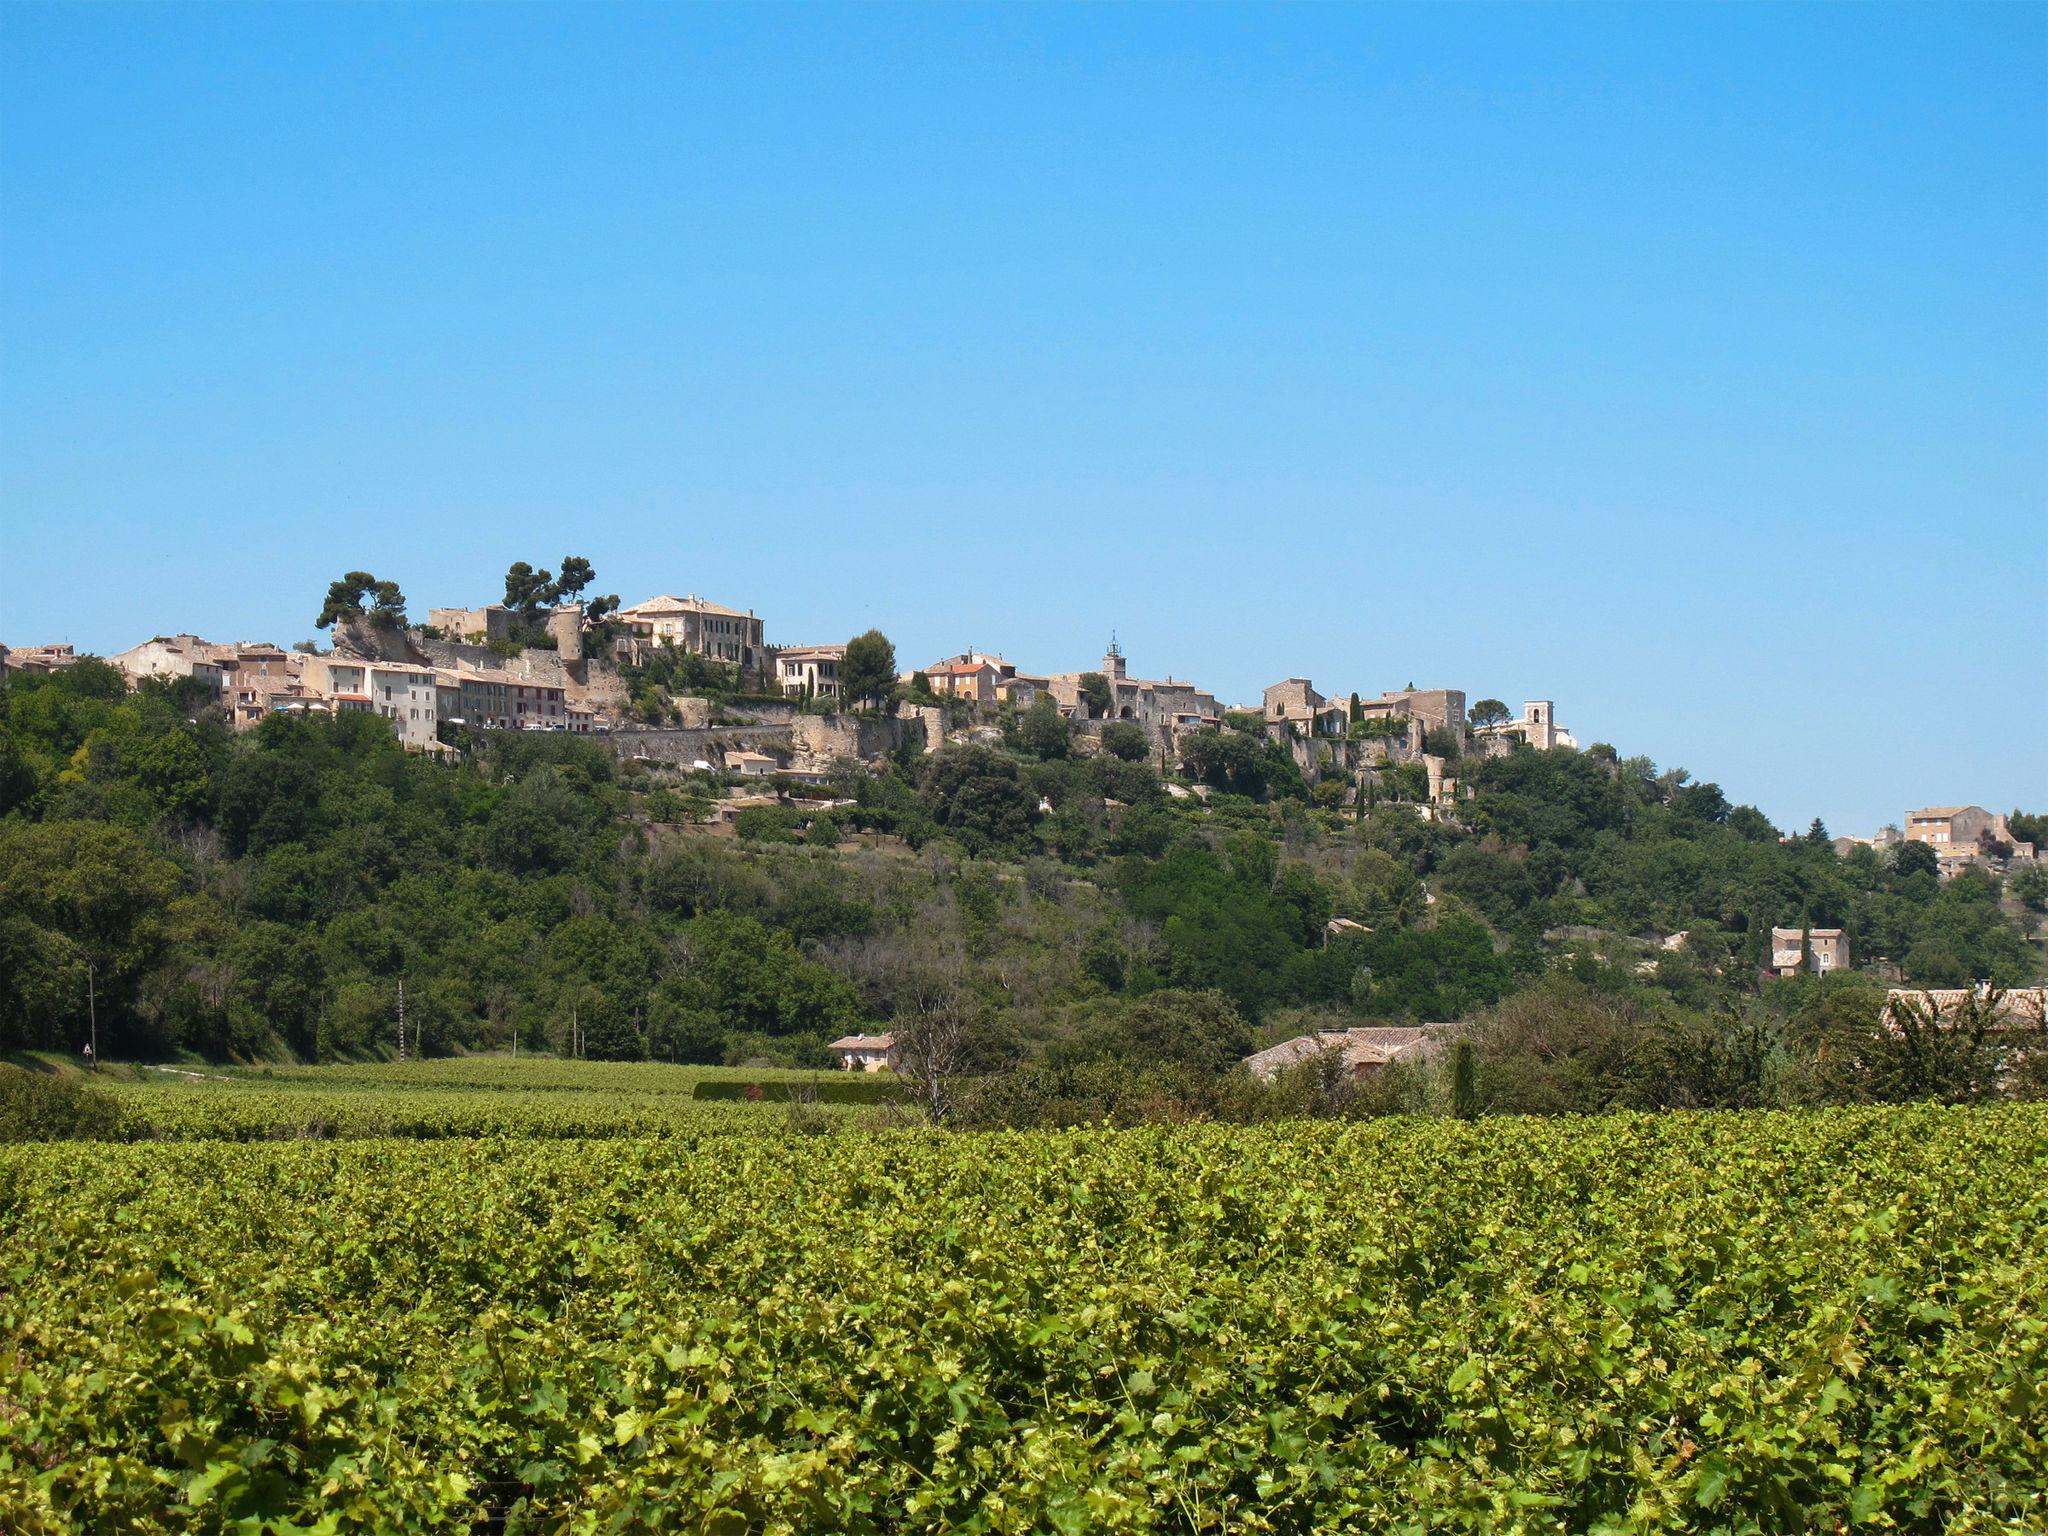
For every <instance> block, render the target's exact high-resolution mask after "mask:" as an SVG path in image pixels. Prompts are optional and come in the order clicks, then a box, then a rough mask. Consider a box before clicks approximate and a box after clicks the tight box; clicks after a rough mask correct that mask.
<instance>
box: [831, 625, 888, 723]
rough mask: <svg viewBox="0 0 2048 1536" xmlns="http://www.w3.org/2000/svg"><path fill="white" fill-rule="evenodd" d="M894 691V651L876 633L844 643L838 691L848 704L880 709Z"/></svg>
mask: <svg viewBox="0 0 2048 1536" xmlns="http://www.w3.org/2000/svg"><path fill="white" fill-rule="evenodd" d="M895 688H896V647H895V645H894V644H893V643H892V642H891V641H890V639H889V637H888V636H887V635H885V634H883V633H882V632H881V631H880V630H879V629H871V630H868V631H867V632H866V633H864V634H859V635H855V636H854V637H853V638H852V639H851V640H849V641H847V642H846V656H845V658H844V659H843V660H842V661H841V662H840V664H839V689H840V692H841V693H842V694H844V695H845V697H846V699H847V702H848V703H851V704H856V705H858V704H866V705H868V706H870V707H871V708H879V707H880V706H881V705H882V704H884V703H886V702H887V701H888V698H889V696H890V694H892V693H893V692H894V691H895Z"/></svg>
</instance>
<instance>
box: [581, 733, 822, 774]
mask: <svg viewBox="0 0 2048 1536" xmlns="http://www.w3.org/2000/svg"><path fill="white" fill-rule="evenodd" d="M593 739H594V740H602V741H604V742H605V744H606V745H608V746H609V747H610V748H611V750H612V755H613V756H614V757H617V758H620V759H622V760H630V759H632V758H646V759H647V760H648V761H650V762H656V763H666V764H669V765H670V766H672V767H677V768H688V767H689V766H690V764H691V763H693V762H695V761H696V760H697V759H698V758H703V759H705V760H706V761H708V762H709V763H710V764H711V765H712V766H713V767H714V768H715V767H717V766H718V764H719V759H720V756H721V754H723V753H725V752H728V751H733V750H742V751H747V752H768V753H772V754H774V755H775V756H777V757H782V758H787V757H789V756H790V755H791V753H792V744H791V742H790V738H789V727H788V726H786V725H737V726H732V725H720V726H712V727H710V728H708V729H696V730H655V731H613V732H612V733H611V734H610V735H609V736H605V737H601V738H593Z"/></svg>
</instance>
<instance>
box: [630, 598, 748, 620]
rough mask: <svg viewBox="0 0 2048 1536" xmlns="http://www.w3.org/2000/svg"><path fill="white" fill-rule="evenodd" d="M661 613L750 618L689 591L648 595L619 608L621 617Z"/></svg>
mask: <svg viewBox="0 0 2048 1536" xmlns="http://www.w3.org/2000/svg"><path fill="white" fill-rule="evenodd" d="M661 613H708V614H713V615H715V616H716V617H718V618H722V619H751V618H752V617H754V615H752V614H751V613H742V612H741V611H740V610H739V609H737V608H728V607H726V606H725V605H724V604H722V603H713V602H707V601H705V600H704V599H703V598H701V597H699V596H697V595H696V593H694V592H693V593H691V594H690V595H689V596H688V597H670V596H667V595H663V596H661V597H650V598H648V599H647V600H646V601H645V602H640V603H635V604H633V606H632V607H630V608H621V609H620V610H619V617H620V618H622V619H640V618H651V617H653V616H654V615H656V614H661Z"/></svg>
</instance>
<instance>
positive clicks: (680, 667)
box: [0, 557, 1577, 816]
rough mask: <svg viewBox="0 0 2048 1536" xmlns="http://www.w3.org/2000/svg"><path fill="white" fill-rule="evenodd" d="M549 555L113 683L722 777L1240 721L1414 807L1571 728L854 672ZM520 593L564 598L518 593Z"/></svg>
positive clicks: (954, 675)
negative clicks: (537, 565)
mask: <svg viewBox="0 0 2048 1536" xmlns="http://www.w3.org/2000/svg"><path fill="white" fill-rule="evenodd" d="M564 568H565V571H569V572H573V573H574V574H571V575H570V576H569V578H568V579H569V581H570V584H571V586H572V587H574V588H575V590H574V591H571V592H563V591H562V590H561V589H560V582H559V580H558V578H555V577H553V576H552V575H551V574H550V573H549V572H548V571H546V570H540V571H538V572H536V571H534V570H532V569H531V568H530V567H526V566H523V565H522V566H515V567H514V568H513V570H512V572H511V573H509V574H508V579H507V601H504V602H498V603H491V604H487V605H485V606H482V607H476V608H430V609H429V610H428V612H427V616H426V619H425V621H424V622H415V621H413V620H411V619H410V618H408V616H407V615H406V613H405V609H404V603H403V599H402V597H399V598H397V599H396V600H395V601H394V593H395V588H392V587H391V585H390V584H389V583H378V582H375V581H374V579H373V578H368V577H367V575H366V574H365V573H353V574H354V576H357V577H361V578H362V579H361V580H357V581H355V582H354V583H353V586H351V585H350V583H349V582H348V581H344V582H341V583H337V584H336V587H337V592H338V594H339V595H338V596H337V595H333V594H331V595H330V604H329V607H328V609H327V610H326V611H323V614H322V619H323V621H325V622H323V624H322V626H321V627H322V628H325V629H328V630H329V631H330V637H329V643H328V644H327V645H326V646H324V647H323V646H318V645H315V644H314V643H312V642H301V643H300V644H299V645H297V646H295V647H292V648H285V647H281V646H279V645H276V644H274V643H270V642H259V641H236V642H223V641H215V640H207V639H204V638H202V637H200V636H198V635H191V634H178V635H156V636H153V637H151V638H149V639H147V640H143V641H141V642H140V643H138V644H136V645H134V646H131V647H130V648H128V649H127V650H124V651H121V652H118V653H117V654H115V655H113V656H110V657H108V658H107V659H108V660H109V661H110V662H111V663H112V664H113V665H114V666H115V667H117V668H119V669H120V671H121V672H122V674H123V675H124V676H126V677H127V678H128V679H129V680H130V682H131V684H139V683H141V682H142V681H143V680H144V679H147V678H161V679H167V680H182V679H190V680H191V681H192V682H193V683H194V684H196V685H197V686H198V687H199V688H200V689H201V690H202V691H203V692H204V693H205V694H206V695H208V696H210V698H211V700H212V701H213V702H214V703H215V704H217V706H218V707H219V709H220V710H221V712H222V713H223V714H224V715H225V717H226V718H227V720H228V721H229V722H230V723H231V724H232V725H233V726H234V727H235V728H236V729H238V730H247V729H251V728H253V727H255V726H256V725H258V724H260V723H261V722H262V721H263V720H264V719H265V718H266V717H268V716H271V715H274V714H280V713H282V714H291V715H304V714H330V713H346V712H364V713H371V714H376V715H380V716H382V717H383V718H385V719H386V720H388V721H389V722H390V723H391V727H392V729H393V731H394V732H395V733H396V735H397V737H398V739H399V741H400V743H401V744H403V745H404V746H405V747H407V748H408V749H412V750H416V751H421V752H445V751H451V750H457V749H459V748H460V746H461V745H462V744H463V741H464V737H465V733H471V732H482V731H498V730H517V731H554V732H567V733H570V734H574V735H587V736H604V737H607V738H611V739H612V740H613V743H614V747H615V750H616V751H617V752H618V753H619V754H620V755H621V756H622V757H639V758H643V759H647V760H652V761H663V762H670V763H674V764H676V765H678V766H683V767H687V768H695V769H699V770H711V771H714V772H720V771H722V772H723V773H725V774H728V775H730V776H731V777H732V778H733V779H734V780H736V781H737V780H750V779H765V778H777V777H786V778H791V779H794V780H797V781H799V782H803V781H809V782H814V783H815V782H822V781H823V780H824V779H825V778H826V776H827V775H829V774H830V773H832V772H833V771H834V770H835V769H838V768H843V767H845V766H847V765H848V764H849V763H850V762H851V763H872V762H874V761H875V760H877V759H879V758H881V757H883V756H886V755H888V754H890V753H893V752H896V751H899V750H902V749H903V748H904V747H905V746H906V745H909V746H910V747H912V748H913V749H917V750H925V749H931V748H936V747H938V746H940V745H943V744H945V743H946V742H947V741H970V740H973V739H975V738H976V736H977V735H978V734H982V735H986V734H988V733H1000V732H1001V730H1002V729H1003V727H1004V725H1005V723H1006V722H1011V721H1015V720H1021V719H1024V718H1027V717H1028V716H1029V715H1030V713H1031V712H1032V711H1033V710H1034V709H1040V710H1044V709H1050V710H1053V711H1056V712H1057V714H1058V716H1059V717H1060V718H1061V719H1062V720H1064V721H1065V722H1067V724H1068V726H1069V729H1070V730H1071V732H1072V734H1073V736H1074V738H1075V741H1076V744H1077V749H1078V750H1079V751H1080V752H1082V753H1084V754H1085V753H1089V752H1092V751H1096V750H1099V749H1100V744H1101V741H1102V738H1103V734H1104V732H1105V731H1109V732H1111V734H1112V735H1113V736H1114V735H1115V734H1116V732H1115V728H1116V727H1119V726H1122V727H1126V728H1135V730H1137V731H1138V732H1141V733H1142V737H1143V741H1144V746H1145V752H1146V755H1147V756H1148V757H1150V758H1151V759H1152V760H1154V761H1155V762H1157V763H1158V764H1159V765H1160V766H1161V767H1162V769H1165V768H1170V767H1171V766H1172V765H1174V764H1177V763H1182V762H1183V761H1186V760H1187V759H1188V758H1189V755H1190V753H1192V755H1193V759H1194V762H1195V764H1196V765H1198V766H1199V765H1201V764H1202V763H1203V761H1204V752H1203V747H1202V745H1201V744H1200V741H1201V739H1202V738H1205V737H1207V738H1214V737H1216V736H1218V735H1219V733H1220V732H1222V730H1223V728H1224V727H1225V726H1226V725H1235V726H1237V727H1238V728H1239V729H1240V731H1241V730H1242V729H1243V728H1244V727H1246V726H1247V725H1252V726H1255V728H1256V730H1257V731H1258V733H1260V734H1262V735H1263V736H1265V737H1266V738H1267V739H1269V740H1271V741H1272V742H1274V743H1275V744H1277V745H1279V746H1281V747H1283V748H1284V749H1285V750H1286V751H1287V752H1289V753H1290V754H1291V755H1292V757H1293V759H1294V761H1295V763H1296V765H1297V766H1298V768H1299V769H1300V771H1301V773H1302V775H1303V776H1304V778H1305V779H1306V780H1307V781H1308V782H1309V783H1310V784H1311V785H1342V786H1343V787H1344V793H1345V794H1346V795H1355V794H1365V795H1369V796H1372V797H1373V798H1375V799H1379V798H1384V799H1388V800H1395V801H1406V802H1409V803H1412V804H1414V805H1415V806H1416V807H1417V809H1418V810H1419V811H1420V812H1421V813H1422V814H1424V815H1425V816H1429V815H1434V814H1435V813H1436V811H1437V810H1438V809H1440V808H1442V807H1445V806H1448V805H1450V804H1452V803H1453V802H1454V801H1455V799H1456V797H1457V793H1458V787H1457V776H1456V770H1455V766H1454V765H1455V762H1456V760H1457V759H1459V758H1460V757H1462V756H1464V755H1467V754H1471V753H1477V754H1480V755H1500V754H1503V753H1506V752H1508V751H1510V750H1512V749H1513V748H1514V747H1515V746H1517V745H1527V746H1530V747H1534V748H1536V749H1538V750H1549V749H1551V748H1554V747H1574V746H1576V745H1577V740H1576V738H1575V737H1574V736H1573V735H1572V733H1571V732H1570V731H1568V730H1566V729H1565V728H1564V727H1563V726H1561V725H1559V724H1558V723H1557V719H1556V713H1555V707H1554V706H1553V704H1552V703H1551V701H1549V700H1547V699H1538V700H1530V701H1529V702H1527V703H1525V704H1524V705H1523V706H1522V709H1521V712H1520V713H1519V714H1518V715H1517V714H1511V713H1510V712H1509V711H1508V710H1507V708H1506V707H1505V706H1504V705H1502V704H1500V703H1498V702H1496V701H1492V700H1482V701H1480V702H1479V703H1477V704H1475V705H1473V706H1472V707H1471V708H1469V709H1468V707H1467V703H1466V695H1465V693H1464V692H1463V691H1462V690H1460V689H1456V688H1416V687H1414V686H1413V685H1410V686H1408V687H1404V688H1399V689H1381V690H1377V691H1373V692H1371V693H1361V692H1358V691H1351V692H1345V691H1342V690H1339V691H1334V692H1331V693H1328V694H1325V693H1324V692H1322V691H1320V690H1318V689H1317V688H1316V686H1315V685H1314V683H1313V682H1312V681H1311V680H1310V679H1308V678H1306V677H1289V678H1283V679H1282V680H1280V681H1278V682H1276V683H1274V684H1272V685H1271V686H1270V687H1268V688H1266V689H1265V690H1264V692H1263V694H1262V696H1261V698H1260V699H1258V700H1257V701H1255V702H1249V703H1245V704H1241V705H1228V704H1225V703H1224V702H1223V701H1222V700H1221V699H1220V698H1219V697H1218V696H1217V695H1216V694H1215V693H1214V692H1212V691H1210V690H1208V689H1205V688H1203V687H1201V686H1200V685H1199V684H1197V683H1195V682H1193V681H1190V680H1188V679H1185V678H1177V677H1174V676H1173V675H1171V674H1168V675H1167V676H1164V677H1139V676H1135V675H1133V673H1132V672H1131V670H1130V667H1129V665H1128V663H1127V661H1126V658H1125V656H1124V654H1123V652H1122V650H1121V649H1120V648H1119V647H1118V646H1117V644H1116V643H1115V642H1114V641H1112V642H1111V644H1110V645H1109V648H1108V650H1107V651H1106V652H1105V653H1104V654H1103V656H1102V658H1101V659H1100V660H1099V661H1098V662H1095V663H1094V664H1093V665H1090V666H1086V667H1079V668H1075V669H1073V670H1069V671H1049V672H1030V671H1025V670H1023V669H1021V668H1020V667H1018V666H1017V665H1016V664H1015V663H1014V662H1011V661H1009V660H1007V659H1005V658H1004V657H1003V656H1001V655H1000V654H990V653H986V652H981V651H966V652H962V653H960V654H958V655H952V656H945V657H940V658H937V659H935V660H933V661H931V662H929V663H928V664H926V665H924V666H921V667H914V668H908V669H904V670H900V671H899V670H897V669H896V660H895V654H894V649H893V647H889V646H887V642H886V641H881V637H879V636H876V637H874V639H875V640H876V641H880V642H881V643H880V646H879V647H876V649H877V650H881V651H885V654H881V655H879V656H878V657H869V658H866V659H865V670H864V671H862V672H860V674H859V675H858V676H853V675H851V673H850V669H849V658H848V651H849V645H850V644H857V642H849V643H842V644H817V645H779V644H774V643H771V642H769V641H768V639H767V638H766V633H765V624H764V621H763V619H762V617H761V615H760V614H759V613H758V612H756V611H755V610H753V609H751V608H748V609H740V608H735V607H729V606H726V605H724V604H722V603H717V602H713V601H711V600H709V599H707V598H702V597H699V596H697V595H696V594H694V593H692V594H690V595H688V596H682V597H677V596H670V595H661V596H656V597H650V598H647V599H645V600H644V601H641V602H637V603H633V604H631V605H630V606H623V607H622V606H619V604H618V600H617V599H616V598H599V599H594V600H588V601H586V600H583V599H582V597H581V595H580V589H581V585H582V584H583V583H582V582H578V580H577V577H578V576H582V577H583V582H587V580H588V576H587V574H586V573H587V570H588V567H587V565H586V564H585V563H584V562H581V561H579V560H577V559H575V558H574V557H572V558H571V559H570V560H567V561H565V562H564ZM379 587H383V588H385V589H386V590H384V591H383V592H382V593H381V594H380V593H379V591H378V588H379ZM343 588H347V589H348V590H346V591H342V590H341V589H343ZM551 588H552V590H551ZM536 592H539V593H540V594H541V596H542V597H543V598H553V597H561V598H565V599H566V600H562V601H545V600H543V601H535V597H534V595H535V593H536ZM75 659H76V654H75V652H74V651H73V649H72V648H71V647H70V646H66V645H37V646H30V647H24V648H16V649H12V650H10V649H8V648H7V647H5V646H0V677H4V676H5V675H6V673H7V672H8V671H9V670H14V671H38V670H50V669H53V668H59V667H62V666H65V665H67V664H68V663H70V662H71V661H73V660H75ZM877 660H879V661H880V664H881V665H880V668H879V675H878V669H877V667H876V665H875V662H876V661H877ZM862 664H863V658H860V657H859V656H856V658H855V665H856V666H859V665H862ZM1126 734H1127V733H1126ZM1209 776H1213V777H1216V778H1217V779H1218V780H1219V787H1221V785H1222V784H1227V782H1228V766H1227V764H1224V765H1222V767H1221V768H1220V770H1219V771H1217V772H1216V773H1214V774H1212V775H1204V774H1202V773H1199V772H1197V773H1196V774H1195V775H1194V777H1196V778H1197V779H1198V780H1199V779H1200V778H1203V777H1209ZM1330 793H1331V791H1330V790H1329V789H1327V788H1326V789H1324V790H1323V794H1324V796H1325V797H1326V798H1327V797H1329V796H1330Z"/></svg>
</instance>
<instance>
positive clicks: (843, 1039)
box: [826, 1034, 897, 1072]
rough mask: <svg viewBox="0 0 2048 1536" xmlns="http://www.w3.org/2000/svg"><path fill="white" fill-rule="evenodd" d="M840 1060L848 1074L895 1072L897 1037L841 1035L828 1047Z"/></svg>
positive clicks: (887, 1035) (886, 1035)
mask: <svg viewBox="0 0 2048 1536" xmlns="http://www.w3.org/2000/svg"><path fill="white" fill-rule="evenodd" d="M826 1049H827V1050H829V1051H831V1052H832V1054H833V1055H835V1056H837V1057H838V1058H839V1065H840V1066H841V1067H843V1068H844V1069H845V1070H846V1071H848V1072H893V1071H894V1070H895V1069H896V1059H897V1053H896V1037H895V1036H894V1035H891V1034H882V1035H841V1036H840V1037H839V1038H838V1039H837V1040H834V1041H833V1042H832V1043H831V1045H829V1046H827V1047H826Z"/></svg>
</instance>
